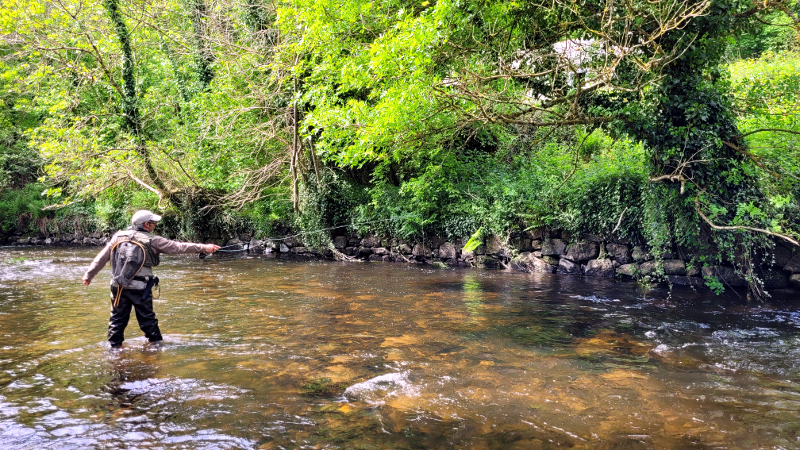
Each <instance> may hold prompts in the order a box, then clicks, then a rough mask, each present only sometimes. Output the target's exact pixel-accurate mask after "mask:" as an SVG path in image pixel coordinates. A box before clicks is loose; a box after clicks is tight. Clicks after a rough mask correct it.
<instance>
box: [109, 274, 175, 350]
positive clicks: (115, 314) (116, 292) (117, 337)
mask: <svg viewBox="0 0 800 450" xmlns="http://www.w3.org/2000/svg"><path fill="white" fill-rule="evenodd" d="M138 278H139V277H136V279H138ZM138 281H143V282H146V283H147V287H146V288H145V289H127V288H126V289H123V288H120V287H119V286H111V318H110V319H109V320H108V342H109V343H110V344H111V346H112V347H119V346H121V345H122V341H124V340H125V327H127V326H128V321H129V320H130V317H131V308H133V309H134V311H135V312H136V320H137V321H138V322H139V328H141V330H142V331H143V332H144V335H145V336H146V337H147V339H149V340H150V342H158V341H160V340H162V339H163V338H162V337H161V330H160V329H159V328H158V319H156V313H155V312H154V311H153V286H154V285H158V277H151V278H150V279H149V280H147V279H144V278H141V279H139V280H138Z"/></svg>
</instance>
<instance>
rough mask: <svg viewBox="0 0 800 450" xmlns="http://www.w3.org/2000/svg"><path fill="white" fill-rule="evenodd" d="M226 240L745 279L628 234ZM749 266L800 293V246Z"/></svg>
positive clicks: (411, 257)
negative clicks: (471, 244) (322, 242)
mask: <svg viewBox="0 0 800 450" xmlns="http://www.w3.org/2000/svg"><path fill="white" fill-rule="evenodd" d="M110 237H111V233H91V234H87V235H75V234H67V235H58V236H57V235H51V236H47V237H44V236H30V235H28V236H12V237H6V238H3V241H4V242H0V244H2V245H12V246H102V245H105V243H106V242H108V239H109V238H110ZM213 241H215V242H216V243H218V244H220V245H223V246H230V247H238V248H241V249H246V250H247V251H248V252H250V253H251V254H256V255H262V254H263V255H268V256H269V255H281V254H288V255H295V256H299V257H306V258H327V259H347V260H360V261H384V262H400V263H408V264H423V265H424V264H428V265H435V266H451V267H474V268H489V269H510V270H516V271H521V272H539V273H558V274H565V275H578V276H587V277H601V278H619V279H627V280H645V281H648V282H656V283H668V284H674V285H683V286H692V287H697V288H701V289H707V288H708V287H710V286H712V285H713V284H714V283H719V284H720V285H721V286H723V287H725V288H729V287H732V288H741V287H747V286H748V281H747V279H746V277H745V276H744V274H743V273H742V271H741V270H737V269H736V266H737V264H736V262H737V261H735V260H734V261H729V262H724V261H723V262H722V263H720V264H717V265H704V266H700V265H698V264H696V263H695V264H693V260H696V259H697V255H693V254H692V253H691V252H690V251H689V250H687V249H677V250H676V251H667V252H664V253H662V254H660V255H658V257H656V256H655V255H653V254H652V252H651V251H650V249H648V248H645V247H644V246H641V245H633V244H631V243H629V242H625V241H608V240H604V239H602V238H600V237H598V236H592V235H585V236H571V235H570V234H569V233H567V232H564V231H559V230H555V231H548V230H529V231H525V232H521V233H519V234H517V235H512V236H511V237H509V238H508V239H501V238H500V237H498V236H495V235H490V236H488V237H486V238H485V239H484V241H483V243H482V244H481V245H479V246H478V247H477V248H475V249H474V250H473V251H465V250H464V249H463V248H464V244H465V243H464V242H463V241H462V240H461V239H456V240H453V241H448V240H445V239H443V238H439V237H435V236H434V237H431V238H429V239H423V240H420V241H405V240H402V239H397V238H382V237H379V236H374V235H368V236H358V235H346V234H339V235H335V236H333V239H332V246H331V247H329V248H321V249H319V248H313V247H310V246H307V245H306V244H305V243H304V242H303V241H302V240H301V237H300V236H287V237H282V238H269V239H256V238H252V237H251V236H250V235H249V234H242V235H239V236H236V237H233V238H228V239H223V238H220V239H215V240H213ZM753 264H754V270H753V274H754V275H755V276H756V277H758V278H759V279H760V280H761V281H762V282H763V287H764V288H765V289H767V290H768V291H775V290H779V291H784V290H786V291H791V292H797V293H800V249H792V248H790V247H788V246H786V245H784V244H782V243H781V242H776V244H775V247H774V249H773V250H772V252H771V253H770V254H765V255H762V256H761V257H760V258H759V261H755V262H754V263H753Z"/></svg>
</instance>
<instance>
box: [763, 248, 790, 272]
mask: <svg viewBox="0 0 800 450" xmlns="http://www.w3.org/2000/svg"><path fill="white" fill-rule="evenodd" d="M772 257H773V258H774V260H775V265H776V266H778V267H783V266H785V265H786V263H788V262H789V260H790V259H792V249H790V248H788V247H786V246H784V245H783V244H776V245H775V249H774V250H773V251H772ZM767 260H768V261H769V258H768V259H767Z"/></svg>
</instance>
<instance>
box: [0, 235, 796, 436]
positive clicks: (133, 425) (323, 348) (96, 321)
mask: <svg viewBox="0 0 800 450" xmlns="http://www.w3.org/2000/svg"><path fill="white" fill-rule="evenodd" d="M95 252H96V249H88V250H87V249H15V248H0V336H1V339H0V442H2V446H3V448H13V449H27V448H31V449H33V448H36V449H39V448H58V449H70V448H75V449H85V448H156V449H158V448H164V449H167V448H168V449H173V448H175V449H180V448H186V449H251V448H252V449H256V448H554V447H573V448H729V449H736V448H741V449H750V448H797V447H798V446H800V365H799V364H798V362H797V361H800V333H798V328H800V310H799V309H798V307H797V304H796V303H793V302H791V301H787V300H781V299H777V298H776V299H773V300H772V301H771V302H770V303H764V304H748V303H747V302H746V301H745V300H743V299H741V298H739V297H736V296H735V294H732V295H733V296H731V297H725V298H721V297H715V296H713V294H708V293H697V292H694V291H692V290H691V289H684V288H679V287H675V288H674V289H673V290H671V291H670V290H668V289H666V288H651V289H648V290H643V289H642V288H641V287H639V286H637V285H636V284H634V283H623V282H618V281H614V280H598V279H591V278H580V277H566V276H565V277H562V276H557V275H543V274H522V273H511V272H499V271H479V270H464V269H434V268H430V267H421V266H411V265H400V264H390V263H339V262H322V261H293V260H283V259H267V258H257V257H246V256H245V257H242V258H230V257H217V256H215V257H210V258H206V259H204V260H200V259H198V258H196V257H190V256H179V257H165V258H163V262H162V266H160V267H159V268H158V274H159V276H160V278H161V280H162V290H161V297H160V298H159V299H157V300H156V301H155V309H156V313H157V314H158V317H159V321H160V323H161V328H162V332H163V333H164V335H165V342H164V344H163V345H160V346H154V345H151V344H149V343H148V342H146V340H145V339H144V338H143V337H142V336H141V332H140V331H139V330H138V327H137V325H136V323H135V319H133V318H132V321H131V324H130V325H129V326H128V329H127V330H126V338H127V340H126V342H125V344H124V346H123V349H122V350H121V351H112V350H110V349H109V348H108V347H107V346H106V344H105V342H104V338H105V330H106V327H107V321H108V315H109V309H110V305H109V292H108V288H107V282H108V278H109V273H108V269H106V270H105V271H104V272H102V273H101V275H100V276H99V277H98V279H97V280H96V282H95V283H93V284H92V286H90V287H88V288H87V287H84V286H83V285H82V284H81V282H80V278H81V275H82V274H83V271H84V270H85V268H86V266H87V265H88V264H89V262H90V261H91V259H92V258H93V256H94V254H95Z"/></svg>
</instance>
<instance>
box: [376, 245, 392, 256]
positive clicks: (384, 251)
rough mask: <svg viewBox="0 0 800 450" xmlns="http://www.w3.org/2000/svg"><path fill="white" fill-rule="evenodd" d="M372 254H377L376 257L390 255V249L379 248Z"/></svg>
mask: <svg viewBox="0 0 800 450" xmlns="http://www.w3.org/2000/svg"><path fill="white" fill-rule="evenodd" d="M372 253H373V254H375V255H381V256H383V255H388V254H389V249H387V248H386V247H378V248H375V249H373V250H372Z"/></svg>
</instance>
